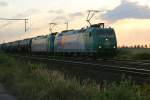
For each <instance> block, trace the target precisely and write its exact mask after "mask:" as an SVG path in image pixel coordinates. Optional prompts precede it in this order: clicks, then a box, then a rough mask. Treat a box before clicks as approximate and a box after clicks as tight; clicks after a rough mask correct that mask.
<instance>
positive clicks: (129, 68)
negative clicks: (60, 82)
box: [13, 55, 150, 83]
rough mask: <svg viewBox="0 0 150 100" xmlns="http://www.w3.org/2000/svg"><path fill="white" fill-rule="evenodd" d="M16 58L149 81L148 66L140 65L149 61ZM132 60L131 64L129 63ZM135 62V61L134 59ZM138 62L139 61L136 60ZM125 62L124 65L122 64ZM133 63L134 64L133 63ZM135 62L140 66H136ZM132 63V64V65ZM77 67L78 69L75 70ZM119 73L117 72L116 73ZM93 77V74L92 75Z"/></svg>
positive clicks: (96, 74)
mask: <svg viewBox="0 0 150 100" xmlns="http://www.w3.org/2000/svg"><path fill="white" fill-rule="evenodd" d="M13 56H14V57H17V58H22V59H27V60H34V61H36V62H37V61H38V62H44V63H48V64H49V66H53V65H55V66H57V68H62V67H63V68H65V69H71V70H73V72H74V71H75V70H76V71H77V72H78V71H80V72H81V73H82V74H84V73H87V74H93V73H94V74H95V75H94V77H99V76H100V74H101V73H106V72H109V76H111V74H116V73H117V75H116V76H113V78H116V77H118V76H120V77H121V76H122V75H123V74H125V75H128V76H131V77H135V80H136V79H138V81H139V80H140V81H141V82H148V83H150V70H149V68H144V67H145V66H144V67H142V65H141V64H143V63H149V62H142V61H141V62H140V63H133V62H132V61H127V60H125V61H123V60H119V61H118V60H106V59H105V60H102V59H101V60H96V61H87V60H84V61H80V60H71V59H70V60H63V59H50V58H46V57H44V56H43V57H42V56H41V57H39V56H20V55H13ZM108 62H109V63H108ZM131 62H132V64H131ZM134 62H136V61H134ZM138 62H139V61H138ZM122 63H123V64H124V63H126V64H125V65H123V64H122ZM134 64H135V65H134ZM137 64H139V66H141V67H137ZM58 65H59V67H58ZM133 65H134V66H133ZM147 67H149V66H147ZM77 69H78V70H77ZM118 73H119V74H118ZM87 74H86V75H87ZM106 75H108V73H107V74H103V75H101V76H100V77H101V78H103V77H105V76H106ZM92 77H93V76H92Z"/></svg>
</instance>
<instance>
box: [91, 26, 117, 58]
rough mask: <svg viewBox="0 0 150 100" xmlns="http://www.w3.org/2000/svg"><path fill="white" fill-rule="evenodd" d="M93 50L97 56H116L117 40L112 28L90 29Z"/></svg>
mask: <svg viewBox="0 0 150 100" xmlns="http://www.w3.org/2000/svg"><path fill="white" fill-rule="evenodd" d="M92 33H93V35H94V37H93V44H94V49H95V50H96V52H97V53H98V54H99V56H113V55H115V54H116V49H117V39H116V34H115V31H114V29H113V28H104V25H103V26H102V27H94V28H93V29H92Z"/></svg>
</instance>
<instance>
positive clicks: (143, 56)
mask: <svg viewBox="0 0 150 100" xmlns="http://www.w3.org/2000/svg"><path fill="white" fill-rule="evenodd" d="M116 58H118V59H132V60H150V54H149V53H133V52H129V51H118V54H117V56H116Z"/></svg>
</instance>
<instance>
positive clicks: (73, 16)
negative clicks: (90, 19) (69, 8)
mask: <svg viewBox="0 0 150 100" xmlns="http://www.w3.org/2000/svg"><path fill="white" fill-rule="evenodd" d="M83 15H84V14H83V13H81V12H75V13H70V14H69V16H70V17H71V18H75V17H81V16H83Z"/></svg>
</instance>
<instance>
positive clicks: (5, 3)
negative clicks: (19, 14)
mask: <svg viewBox="0 0 150 100" xmlns="http://www.w3.org/2000/svg"><path fill="white" fill-rule="evenodd" d="M0 6H3V7H5V6H8V3H7V2H4V1H0Z"/></svg>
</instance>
